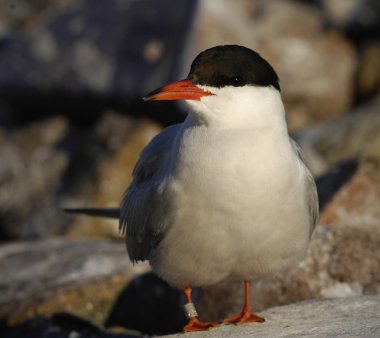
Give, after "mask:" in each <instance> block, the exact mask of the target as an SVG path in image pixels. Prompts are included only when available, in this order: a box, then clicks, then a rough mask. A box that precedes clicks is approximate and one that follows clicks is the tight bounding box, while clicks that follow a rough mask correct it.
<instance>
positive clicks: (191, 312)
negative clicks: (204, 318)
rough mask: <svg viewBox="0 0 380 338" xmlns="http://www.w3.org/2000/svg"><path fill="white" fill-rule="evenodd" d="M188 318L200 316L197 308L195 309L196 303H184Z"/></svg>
mask: <svg viewBox="0 0 380 338" xmlns="http://www.w3.org/2000/svg"><path fill="white" fill-rule="evenodd" d="M184 308H185V313H186V317H187V318H192V317H198V313H197V310H195V306H194V303H186V304H185V305H184Z"/></svg>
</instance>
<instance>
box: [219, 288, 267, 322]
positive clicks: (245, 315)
mask: <svg viewBox="0 0 380 338" xmlns="http://www.w3.org/2000/svg"><path fill="white" fill-rule="evenodd" d="M244 286H245V298H244V299H245V300H244V307H243V311H242V312H241V313H240V314H238V315H237V316H233V317H231V318H227V319H225V320H224V321H223V322H224V323H230V324H235V325H239V324H246V323H263V322H265V319H264V318H262V317H259V316H258V315H255V314H254V313H253V312H252V310H251V305H250V303H249V291H250V288H251V282H250V281H244Z"/></svg>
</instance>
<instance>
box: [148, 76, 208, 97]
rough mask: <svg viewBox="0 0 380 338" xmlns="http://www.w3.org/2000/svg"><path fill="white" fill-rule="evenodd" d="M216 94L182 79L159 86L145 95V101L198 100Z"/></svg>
mask: <svg viewBox="0 0 380 338" xmlns="http://www.w3.org/2000/svg"><path fill="white" fill-rule="evenodd" d="M210 95H215V94H212V93H210V92H207V91H205V90H203V89H201V88H199V87H197V86H196V85H194V84H193V83H192V81H191V80H187V79H186V80H181V81H177V82H173V83H170V84H168V85H166V86H164V87H161V88H158V89H156V90H154V91H152V92H150V93H149V94H148V95H147V96H145V97H143V100H144V101H150V100H153V101H158V100H197V101H199V100H200V99H201V97H203V96H210Z"/></svg>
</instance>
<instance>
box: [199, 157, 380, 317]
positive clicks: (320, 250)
mask: <svg viewBox="0 0 380 338" xmlns="http://www.w3.org/2000/svg"><path fill="white" fill-rule="evenodd" d="M379 205H380V159H370V158H368V159H363V160H361V162H360V163H359V166H358V169H357V170H356V172H355V173H354V174H353V176H352V177H351V179H350V180H349V181H348V182H347V183H346V184H345V185H344V186H343V187H342V188H341V189H340V190H339V191H338V193H337V194H336V195H335V196H334V197H333V199H332V200H331V201H330V203H329V204H327V205H326V207H325V208H324V210H323V212H322V214H321V217H320V221H319V225H318V226H317V228H316V230H315V233H314V235H313V237H312V241H311V243H310V248H309V252H308V255H307V257H306V259H305V260H304V261H303V262H301V263H300V264H299V265H298V266H296V267H294V268H291V269H289V270H287V271H284V272H282V273H279V274H278V275H277V276H275V277H273V278H268V279H265V280H261V281H257V282H255V283H254V284H253V287H252V296H251V301H252V304H253V306H254V308H255V309H256V310H263V309H267V308H270V307H272V306H276V305H283V304H290V303H294V302H297V301H300V300H306V299H316V298H326V297H346V296H351V295H361V294H378V293H380V275H379V271H380V260H379V257H380V210H379ZM242 302H243V285H242V284H239V285H221V286H214V287H210V288H205V289H204V290H203V293H202V294H201V296H200V299H199V302H198V304H197V305H198V312H199V313H200V316H202V318H208V319H209V320H221V319H222V318H225V317H228V316H231V315H233V314H234V313H237V312H238V311H240V308H241V306H242Z"/></svg>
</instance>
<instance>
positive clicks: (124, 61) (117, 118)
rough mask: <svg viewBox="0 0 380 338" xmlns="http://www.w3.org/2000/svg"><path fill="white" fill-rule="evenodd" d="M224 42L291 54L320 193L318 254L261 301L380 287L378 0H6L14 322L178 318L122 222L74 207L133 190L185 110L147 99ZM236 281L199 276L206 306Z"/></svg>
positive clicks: (7, 230) (300, 130)
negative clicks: (69, 210)
mask: <svg viewBox="0 0 380 338" xmlns="http://www.w3.org/2000/svg"><path fill="white" fill-rule="evenodd" d="M219 44H240V45H244V46H247V47H249V48H252V49H254V50H256V51H258V52H259V53H260V54H261V55H262V56H263V57H264V58H265V59H267V60H268V61H269V62H270V63H271V64H272V65H273V67H274V68H275V69H276V71H277V73H278V74H279V77H280V81H281V89H282V96H283V99H284V103H285V108H286V111H287V121H288V126H289V130H290V133H291V134H292V136H293V137H294V138H295V139H296V140H297V141H298V142H299V143H300V144H301V146H302V148H303V150H304V153H305V158H306V162H307V164H308V166H309V168H310V169H311V171H312V173H313V175H314V176H315V177H316V179H317V183H318V190H319V195H320V203H321V208H322V214H321V220H320V226H319V227H318V229H317V231H316V234H315V235H314V238H313V242H312V245H311V248H310V252H309V256H308V258H307V260H306V261H305V262H304V263H302V264H301V265H300V266H299V267H296V268H294V269H293V270H291V271H287V272H285V273H284V274H282V275H281V276H277V277H276V278H275V279H273V280H271V282H270V283H268V282H267V283H265V284H264V283H263V284H260V283H259V284H258V285H256V286H255V288H256V291H254V292H253V293H254V294H256V295H257V294H259V295H260V296H259V297H257V298H255V299H254V300H253V302H254V306H255V308H256V309H257V310H262V309H265V308H267V307H270V306H274V305H280V304H287V303H291V302H295V301H299V300H304V299H311V298H324V297H346V296H352V295H362V294H376V293H380V272H379V271H380V211H379V205H380V2H379V1H378V0H314V1H301V0H298V1H296V0H273V1H265V0H236V1H228V0H198V1H195V0H182V1H180V2H179V1H170V0H107V1H104V0H103V1H102V0H61V1H48V0H0V317H1V318H3V319H2V320H0V335H1V336H2V337H3V336H4V337H8V336H9V337H10V336H11V335H13V336H12V337H16V336H17V337H18V336H20V337H27V336H28V335H29V334H31V333H30V332H34V333H36V332H41V334H42V333H43V334H45V336H46V337H50V336H49V332H50V331H51V332H52V330H53V328H54V329H55V332H58V331H59V332H60V334H62V337H66V336H68V335H69V334H70V332H72V331H71V330H73V327H74V328H75V330H76V332H80V333H81V334H83V336H84V337H87V336H86V335H87V334H88V335H89V334H92V335H93V336H94V335H95V336H96V335H98V334H100V333H102V332H103V331H102V330H103V327H104V326H106V327H107V328H109V330H111V331H112V330H116V329H115V327H124V328H123V329H120V330H121V331H122V332H127V333H125V337H127V335H128V336H129V335H131V336H136V335H137V336H138V332H144V333H170V332H176V331H178V330H179V328H180V327H181V325H182V323H183V321H184V317H183V315H182V312H181V311H182V310H181V304H182V302H183V299H182V296H181V295H180V294H179V293H178V292H177V291H175V290H171V289H170V288H169V287H168V286H167V285H166V284H165V283H163V282H161V281H159V280H158V279H157V278H156V277H154V276H152V275H151V274H149V267H148V266H147V265H145V264H142V265H138V266H135V267H132V265H131V264H130V263H129V262H128V259H127V256H126V254H125V248H124V244H123V239H122V238H121V237H120V236H119V233H118V227H117V222H116V221H110V220H101V219H91V218H87V217H82V216H80V217H73V216H70V215H67V214H65V213H63V211H62V209H63V208H64V207H90V206H96V207H111V206H112V207H114V206H118V204H119V202H120V200H121V198H122V195H123V192H124V189H125V188H126V187H127V185H128V183H129V181H130V179H131V171H132V169H133V166H134V164H135V162H136V160H137V158H138V156H139V153H140V151H141V149H142V148H143V147H144V146H145V145H146V144H147V142H149V140H150V139H151V138H152V137H153V136H154V135H156V134H157V133H158V132H159V131H160V130H162V128H164V127H165V126H168V125H170V124H173V123H176V122H180V121H182V120H183V119H184V118H185V116H186V107H185V106H184V105H182V104H178V103H174V102H153V103H152V102H142V100H141V97H142V96H144V94H146V93H148V92H150V91H151V90H153V89H155V88H157V87H160V86H162V85H164V84H166V83H168V82H170V81H174V80H179V79H182V78H184V77H186V75H187V73H188V71H189V66H190V63H191V61H192V60H193V58H194V57H195V56H196V55H197V54H198V53H199V52H201V51H202V50H204V49H206V48H209V47H212V46H215V45H219ZM321 257H323V259H322V258H321ZM239 292H240V291H239V289H238V288H233V287H232V288H225V287H215V288H208V289H205V290H200V291H199V292H198V302H199V307H200V311H199V312H200V313H201V314H204V315H205V316H208V318H209V319H211V317H214V318H215V319H218V318H220V317H221V316H224V315H226V312H225V311H226V310H227V309H228V310H231V311H232V312H233V311H234V307H235V308H239V306H240V302H239V301H235V299H237V298H238V299H240V297H238V296H237V295H238V293H239ZM162 309H166V310H165V311H164V313H163V310H162ZM168 314H170V315H168ZM33 330H34V331H33ZM49 330H50V331H49ZM53 331H54V330H53ZM102 334H105V333H104V332H103V333H102ZM55 337H56V336H55ZM59 337H61V336H59ZM102 337H103V336H102Z"/></svg>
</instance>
